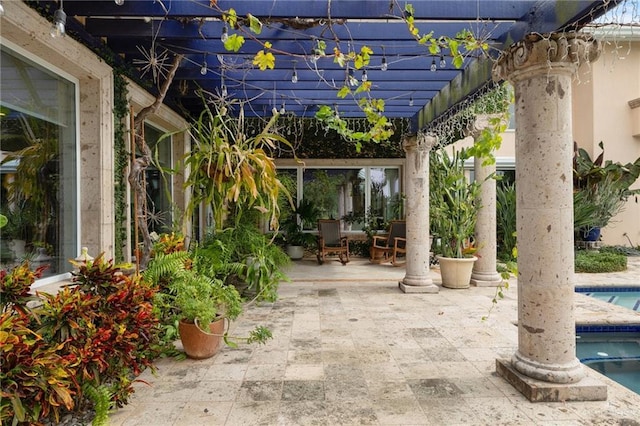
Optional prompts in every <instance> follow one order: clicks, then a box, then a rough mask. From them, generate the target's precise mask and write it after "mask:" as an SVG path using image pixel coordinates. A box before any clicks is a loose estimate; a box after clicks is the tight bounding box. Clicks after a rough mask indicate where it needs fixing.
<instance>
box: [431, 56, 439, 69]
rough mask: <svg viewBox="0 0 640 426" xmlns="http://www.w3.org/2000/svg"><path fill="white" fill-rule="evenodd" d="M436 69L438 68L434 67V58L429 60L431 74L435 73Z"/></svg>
mask: <svg viewBox="0 0 640 426" xmlns="http://www.w3.org/2000/svg"><path fill="white" fill-rule="evenodd" d="M437 69H438V67H437V66H436V60H435V58H434V59H432V60H431V72H436V70H437Z"/></svg>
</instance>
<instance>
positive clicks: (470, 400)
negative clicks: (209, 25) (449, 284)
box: [111, 258, 640, 426]
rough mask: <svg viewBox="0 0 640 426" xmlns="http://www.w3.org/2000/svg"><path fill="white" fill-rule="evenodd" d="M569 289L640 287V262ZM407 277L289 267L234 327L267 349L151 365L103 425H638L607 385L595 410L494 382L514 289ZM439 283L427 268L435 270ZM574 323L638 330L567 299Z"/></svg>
mask: <svg viewBox="0 0 640 426" xmlns="http://www.w3.org/2000/svg"><path fill="white" fill-rule="evenodd" d="M630 259H631V262H630V268H629V271H627V272H625V273H620V274H604V275H597V276H596V275H591V276H590V275H585V274H577V280H576V281H577V284H579V285H588V284H589V283H595V284H600V285H609V284H615V283H620V284H624V285H638V286H640V258H630ZM404 272H405V271H404V268H394V267H393V266H390V265H372V264H369V263H368V261H366V260H362V259H354V260H353V261H352V262H351V263H349V264H348V265H346V266H342V265H340V263H338V262H327V263H325V264H324V265H322V266H320V265H317V263H316V262H315V261H313V260H311V259H309V260H303V261H299V262H296V263H295V265H294V267H293V268H292V269H291V270H290V271H289V276H290V278H291V280H292V281H291V282H288V283H282V284H281V286H280V290H279V295H280V296H279V300H278V301H277V302H275V303H273V304H264V305H262V306H254V307H251V308H250V309H248V310H247V311H246V312H245V313H244V314H243V316H242V317H241V318H240V319H239V320H238V321H235V322H234V324H233V332H234V333H237V334H242V333H245V332H246V331H248V330H250V329H252V328H253V327H254V326H255V325H257V324H263V325H267V326H268V327H270V328H271V330H272V332H273V335H274V339H273V340H271V341H269V342H268V343H267V344H266V345H262V346H257V345H252V346H247V345H245V346H241V347H240V348H238V349H231V348H229V347H223V348H221V350H220V352H219V353H218V354H217V355H216V356H214V357H213V358H211V359H208V360H200V361H195V360H161V361H160V362H159V363H158V371H157V374H155V375H153V374H151V373H150V372H149V371H147V372H145V373H143V374H142V376H141V377H140V379H141V380H144V382H146V383H142V382H140V383H137V384H136V392H135V394H134V395H133V397H132V399H131V403H130V404H129V405H127V406H125V407H124V408H122V409H119V410H117V411H116V412H114V413H113V415H112V416H111V424H112V425H145V426H147V425H154V426H161V425H176V426H180V425H185V426H196V425H225V426H232V425H242V426H245V425H640V395H637V394H635V393H633V392H631V391H629V390H627V389H626V388H624V387H622V386H620V385H618V384H616V383H615V382H613V381H611V380H609V379H607V378H605V377H604V376H600V375H599V374H597V373H595V372H592V371H591V370H590V369H588V368H586V367H585V369H586V370H587V371H588V373H589V375H593V376H596V377H598V378H599V379H600V380H602V381H604V382H605V383H607V385H608V400H607V401H601V402H570V403H530V402H528V400H526V399H525V398H524V397H523V396H522V395H521V394H520V393H519V392H518V391H517V390H515V389H514V388H513V387H512V386H511V385H509V384H507V383H506V382H505V381H504V380H503V379H502V378H501V377H499V376H497V375H496V374H495V360H496V359H497V358H509V357H510V356H511V355H512V354H513V352H514V351H515V349H516V346H517V327H516V326H515V322H516V319H517V313H516V309H517V308H516V295H517V288H516V284H515V283H512V285H511V288H510V289H509V290H507V291H506V297H505V299H504V300H501V301H500V302H499V303H498V304H497V306H496V307H495V308H494V309H493V310H492V312H491V314H490V316H489V318H488V319H487V320H486V321H482V320H481V318H482V317H483V316H485V315H487V313H488V312H489V310H490V308H491V306H492V304H491V299H492V298H493V296H494V293H495V289H493V288H477V287H471V288H470V289H464V290H451V289H446V288H440V292H439V293H438V294H404V293H402V292H401V291H400V290H399V289H398V280H400V279H401V278H402V277H403V276H404ZM432 274H433V278H434V281H436V282H438V281H439V274H438V270H437V269H434V270H432ZM576 300H577V301H576V304H577V311H576V319H577V322H581V321H582V322H583V323H586V322H589V323H598V322H608V323H634V324H640V313H635V312H633V311H630V310H624V309H623V308H618V307H615V306H612V305H608V304H606V303H604V302H599V301H595V300H593V299H587V296H583V295H576Z"/></svg>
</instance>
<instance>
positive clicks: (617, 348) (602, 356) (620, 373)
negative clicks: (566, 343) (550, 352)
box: [576, 325, 640, 395]
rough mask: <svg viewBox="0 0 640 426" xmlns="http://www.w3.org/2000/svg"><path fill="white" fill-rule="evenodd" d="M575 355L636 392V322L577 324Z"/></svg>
mask: <svg viewBox="0 0 640 426" xmlns="http://www.w3.org/2000/svg"><path fill="white" fill-rule="evenodd" d="M576 356H577V357H578V359H579V360H580V362H582V363H583V364H585V365H587V366H588V367H590V368H593V369H594V370H596V371H598V372H599V373H601V374H604V375H605V376H607V377H609V378H610V379H612V380H615V381H616V382H618V383H620V384H621V385H623V386H625V387H627V388H629V389H631V390H632V391H634V392H635V393H637V394H639V395H640V326H636V325H630V326H600V327H598V326H595V327H594V326H582V327H581V326H578V327H576Z"/></svg>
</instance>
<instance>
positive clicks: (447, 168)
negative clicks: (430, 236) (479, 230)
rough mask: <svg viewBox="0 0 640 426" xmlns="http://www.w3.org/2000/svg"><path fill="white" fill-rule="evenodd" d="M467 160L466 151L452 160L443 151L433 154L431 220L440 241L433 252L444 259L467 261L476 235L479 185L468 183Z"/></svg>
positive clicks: (455, 154)
mask: <svg viewBox="0 0 640 426" xmlns="http://www.w3.org/2000/svg"><path fill="white" fill-rule="evenodd" d="M467 158H468V156H467V152H466V151H465V150H464V149H463V150H460V151H458V152H454V154H453V155H452V156H451V157H450V156H449V155H447V153H446V152H444V151H442V150H440V151H435V152H432V154H431V175H430V179H432V180H431V181H430V195H429V197H430V201H431V206H430V208H431V210H430V216H431V218H430V219H431V223H432V224H433V233H434V234H435V236H437V237H438V238H440V244H439V245H436V246H435V249H434V252H436V253H437V254H441V255H442V256H444V257H452V258H462V257H465V255H466V254H467V253H468V251H467V250H466V249H467V248H469V247H470V239H471V237H472V236H473V233H474V232H475V226H476V220H477V213H478V210H479V209H480V202H479V199H478V196H479V193H480V183H479V182H477V181H476V182H468V181H467V178H466V176H465V173H464V161H465V160H466V159H467Z"/></svg>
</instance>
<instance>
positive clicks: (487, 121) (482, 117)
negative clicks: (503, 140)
mask: <svg viewBox="0 0 640 426" xmlns="http://www.w3.org/2000/svg"><path fill="white" fill-rule="evenodd" d="M501 117H502V114H478V115H476V116H475V118H474V120H473V121H472V122H471V123H469V125H468V126H467V128H466V129H465V131H464V134H465V136H471V137H473V139H474V140H475V139H478V136H480V134H481V133H482V131H483V130H484V129H486V128H488V127H490V126H491V120H493V119H497V118H501Z"/></svg>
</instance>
